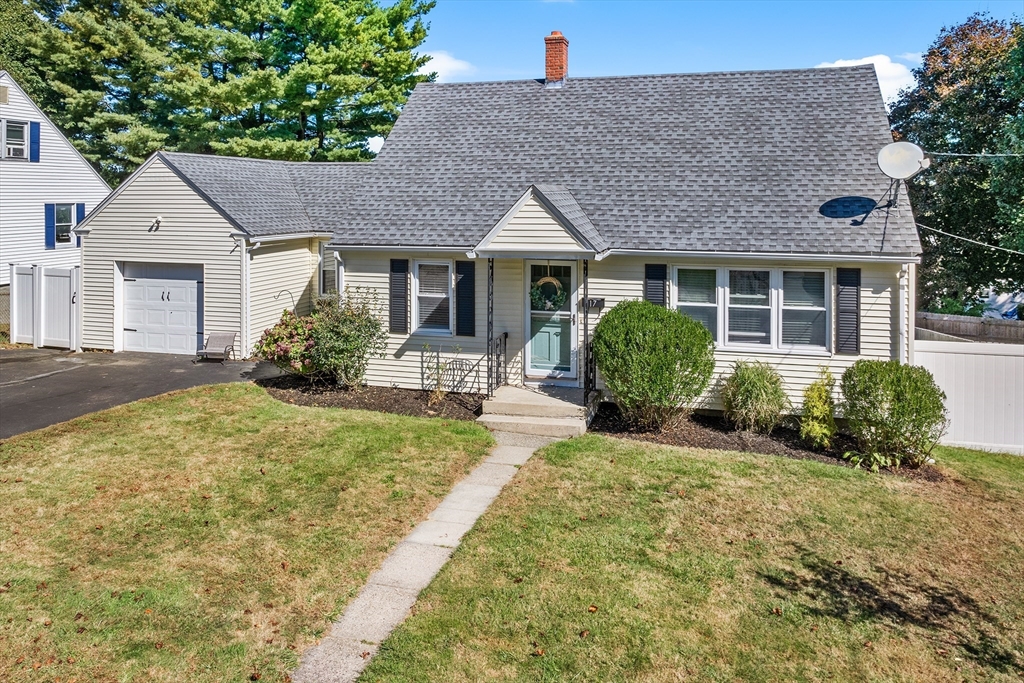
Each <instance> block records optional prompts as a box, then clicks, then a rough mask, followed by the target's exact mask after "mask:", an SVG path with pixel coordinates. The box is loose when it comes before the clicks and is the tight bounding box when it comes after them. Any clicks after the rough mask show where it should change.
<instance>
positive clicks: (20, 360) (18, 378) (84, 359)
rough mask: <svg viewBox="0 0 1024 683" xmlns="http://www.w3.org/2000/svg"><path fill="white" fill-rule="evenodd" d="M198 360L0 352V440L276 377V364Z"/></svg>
mask: <svg viewBox="0 0 1024 683" xmlns="http://www.w3.org/2000/svg"><path fill="white" fill-rule="evenodd" d="M193 358H194V356H169V355H163V354H155V353H130V352H124V353H69V352H67V351H55V350H52V349H9V350H0V439H6V438H8V437H11V436H14V435H15V434H21V433H22V432H28V431H32V430H33V429H40V428H41V427H47V426H49V425H52V424H56V423H58V422H64V421H66V420H70V419H72V418H75V417H79V416H80V415H85V414H86V413H91V412H95V411H97V410H103V409H105V408H110V407H112V406H116V405H120V404H122V403H129V402H131V401H135V400H138V399H140V398H146V397H147V396H156V395H157V394H163V393H166V392H168V391H175V390H177V389H187V388H189V387H194V386H199V385H201V384H219V383H221V382H247V381H249V380H251V379H261V378H264V377H272V376H274V375H276V374H278V372H279V371H278V370H277V368H275V367H273V366H272V365H269V366H268V365H267V364H262V363H261V364H259V365H257V364H256V363H249V362H234V361H228V362H226V363H224V364H223V365H221V364H220V363H216V362H201V363H197V364H195V365H193V364H192V359H193Z"/></svg>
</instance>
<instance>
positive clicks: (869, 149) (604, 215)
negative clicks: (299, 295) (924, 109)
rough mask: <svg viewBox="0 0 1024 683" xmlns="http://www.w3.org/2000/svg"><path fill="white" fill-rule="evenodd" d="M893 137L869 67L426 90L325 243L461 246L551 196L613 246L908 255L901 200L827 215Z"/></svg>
mask: <svg viewBox="0 0 1024 683" xmlns="http://www.w3.org/2000/svg"><path fill="white" fill-rule="evenodd" d="M889 142H892V135H891V133H890V130H889V122H888V119H887V117H886V112H885V105H884V103H883V101H882V96H881V93H880V91H879V87H878V81H877V78H876V76H875V72H874V68H873V67H872V66H870V65H867V66H860V67H848V68H838V69H805V70H793V71H757V72H737V73H709V74H678V75H657V76H634V77H615V78H578V79H574V78H571V77H570V78H569V79H568V80H567V81H566V82H565V85H564V86H563V87H561V88H546V87H545V86H544V84H543V82H539V81H533V80H531V81H509V82H497V83H446V84H436V83H423V84H420V85H419V86H417V87H416V90H415V91H414V92H413V94H412V96H411V97H410V99H409V101H408V103H407V104H406V106H405V108H404V110H403V112H402V115H401V116H400V117H399V119H398V122H397V123H396V125H395V127H394V129H393V130H392V131H391V134H390V135H389V136H388V139H387V142H386V143H385V145H384V148H383V150H382V151H381V153H380V155H379V156H378V158H377V159H376V160H375V161H374V162H373V163H372V164H371V166H372V169H371V170H370V171H369V172H368V173H367V178H366V179H365V180H366V182H364V183H363V184H361V190H360V191H359V193H358V194H357V196H356V197H355V198H354V199H355V202H354V204H352V205H351V210H348V211H343V212H340V213H339V215H338V217H337V222H336V223H335V225H334V228H335V236H334V239H333V243H334V244H337V245H340V246H345V245H388V246H390V245H409V246H451V247H458V248H470V247H472V246H474V245H475V244H477V243H478V242H479V240H480V239H482V238H483V237H484V236H485V235H486V234H487V232H488V231H489V230H490V229H491V228H492V227H493V226H494V225H495V224H496V223H497V221H498V220H499V219H500V218H501V217H502V215H503V214H504V212H505V211H507V210H508V208H509V207H510V206H512V204H513V203H514V202H515V201H516V200H517V199H518V198H519V197H520V196H521V195H522V194H523V192H525V191H526V189H527V188H528V187H529V186H530V185H539V186H544V185H558V186H561V187H563V188H566V190H567V191H568V192H569V193H571V196H572V197H573V198H574V200H575V201H576V202H578V205H579V206H580V207H581V208H582V211H583V212H584V214H585V216H586V217H588V218H589V221H590V222H591V224H592V226H593V227H594V229H595V231H596V233H597V234H599V236H600V238H601V239H603V240H604V241H605V242H606V243H607V245H609V246H610V247H612V248H626V249H665V250H694V251H739V252H797V253H808V252H811V253H844V254H873V253H892V254H895V253H902V254H907V253H909V254H917V253H919V252H920V251H921V247H920V242H919V240H918V237H917V232H916V229H915V228H914V225H913V218H912V214H911V212H910V210H909V208H908V206H907V202H906V200H905V199H904V201H903V209H902V211H901V212H900V214H899V215H897V213H896V212H895V211H887V210H884V209H881V208H880V209H876V210H875V211H873V212H871V213H870V215H868V216H867V218H866V219H865V220H864V222H863V224H859V225H858V224H856V223H857V222H859V220H860V218H863V216H862V217H860V218H855V217H854V216H850V215H846V214H845V213H843V212H842V211H838V212H837V211H834V210H835V209H836V208H837V207H839V208H842V206H843V205H844V202H845V204H846V205H850V206H854V207H856V206H858V205H861V204H863V203H864V200H863V199H859V200H858V199H848V200H843V201H837V200H840V198H844V197H847V198H870V199H871V200H878V199H880V198H882V197H883V196H884V195H885V194H886V192H887V190H888V188H889V185H890V183H889V179H888V178H886V177H885V176H883V175H882V173H881V172H880V171H879V170H878V167H877V163H876V159H877V155H878V151H879V149H881V148H882V146H884V145H885V144H887V143H889ZM828 202H831V204H827V203H828ZM826 213H827V214H829V215H825V214H826ZM846 213H849V212H846ZM836 215H841V216H842V217H831V216H836Z"/></svg>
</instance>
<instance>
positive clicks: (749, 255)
mask: <svg viewBox="0 0 1024 683" xmlns="http://www.w3.org/2000/svg"><path fill="white" fill-rule="evenodd" d="M609 256H660V257H670V258H682V257H693V258H708V259H722V260H731V261H734V260H751V261H754V260H756V261H812V262H816V263H920V262H921V257H920V256H913V255H911V254H902V255H901V254H822V253H799V252H789V253H779V252H760V251H757V252H751V251H672V250H668V249H606V250H605V251H602V252H601V253H599V254H598V255H597V257H596V259H595V260H597V261H602V260H604V259H605V258H607V257H609Z"/></svg>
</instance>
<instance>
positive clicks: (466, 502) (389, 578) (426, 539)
mask: <svg viewBox="0 0 1024 683" xmlns="http://www.w3.org/2000/svg"><path fill="white" fill-rule="evenodd" d="M494 438H495V440H496V441H497V442H498V446H497V448H495V449H494V450H493V451H492V452H491V455H490V456H489V457H488V458H487V459H486V460H484V461H483V462H482V463H480V465H478V466H477V468H476V469H475V470H473V472H472V473H470V475H469V476H468V477H466V478H465V479H463V480H462V481H461V482H459V483H458V484H456V485H455V487H454V488H453V489H452V491H451V493H449V494H448V497H447V498H445V499H444V500H443V501H441V503H440V504H439V505H438V506H437V508H435V509H434V511H433V512H431V513H430V514H429V515H428V516H427V519H426V520H424V521H423V522H420V524H418V525H417V526H416V528H415V529H413V530H412V532H411V533H410V534H409V535H408V536H406V537H405V539H404V540H403V541H402V542H401V543H399V544H398V545H397V546H395V549H394V550H392V551H391V554H390V555H388V556H387V558H386V559H385V560H384V564H382V565H381V568H380V569H378V570H377V571H376V572H374V573H373V574H371V575H370V578H369V579H367V581H366V585H365V586H363V589H362V590H361V591H360V592H359V595H357V596H356V597H355V599H354V600H352V602H350V603H349V605H348V607H346V608H345V612H344V614H342V615H341V617H340V618H339V619H338V620H337V621H335V622H334V624H333V625H332V626H331V630H330V631H329V632H328V634H327V636H325V637H324V639H323V640H321V641H320V642H319V643H317V644H316V645H314V646H313V647H312V648H310V649H309V650H307V651H306V653H305V654H304V655H303V656H302V660H301V662H300V663H299V668H298V669H297V670H296V671H295V672H294V673H293V674H292V681H294V682H295V683H346V682H348V681H354V680H356V679H357V678H359V674H360V673H362V671H363V669H364V668H366V665H367V664H369V663H370V659H372V658H373V655H375V654H376V653H377V648H378V647H379V646H380V644H381V643H382V642H383V641H384V639H385V638H387V637H388V635H389V634H390V633H391V631H393V630H394V628H395V627H396V626H398V625H399V624H401V623H402V622H403V621H405V618H406V617H407V616H408V615H409V610H410V609H412V606H413V604H414V603H415V602H416V598H417V597H418V596H419V594H420V591H421V590H423V589H424V588H426V587H427V585H428V584H429V583H430V582H431V580H433V578H434V576H436V575H437V573H438V572H439V571H441V567H443V566H444V564H445V562H447V561H448V558H449V557H451V554H452V552H453V551H454V550H455V548H456V547H458V545H459V542H460V541H461V540H462V536H463V535H464V534H465V533H466V532H467V531H469V530H470V529H471V528H473V525H474V524H475V523H476V520H477V519H478V518H479V517H480V515H482V514H483V513H484V511H486V510H487V508H488V507H489V506H490V504H491V503H492V502H493V501H494V499H495V498H497V497H498V494H499V493H501V489H502V487H504V486H505V484H507V483H508V482H509V480H511V479H512V477H514V476H515V474H516V472H517V471H518V467H519V466H520V465H523V464H525V463H526V461H527V460H529V459H530V456H531V455H533V452H534V451H535V450H536V449H538V448H540V447H541V446H546V445H547V444H549V443H552V442H553V441H555V440H556V439H548V438H544V437H537V436H526V435H523V434H509V433H504V432H496V433H495V434H494Z"/></svg>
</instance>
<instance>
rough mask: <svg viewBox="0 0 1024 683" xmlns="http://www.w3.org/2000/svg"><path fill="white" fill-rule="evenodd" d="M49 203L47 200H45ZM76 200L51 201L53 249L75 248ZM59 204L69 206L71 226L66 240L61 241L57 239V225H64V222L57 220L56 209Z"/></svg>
mask: <svg viewBox="0 0 1024 683" xmlns="http://www.w3.org/2000/svg"><path fill="white" fill-rule="evenodd" d="M47 203H49V202H47ZM75 205H76V202H54V203H53V218H54V221H53V247H54V249H74V248H76V247H77V246H78V245H77V242H78V240H76V239H75V228H76V227H77V226H78V215H77V212H76V206H75ZM61 206H70V207H71V228H70V229H69V230H68V241H67V242H61V241H60V240H58V239H57V226H58V225H65V224H64V223H58V222H57V211H58V210H59V207H61Z"/></svg>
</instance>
